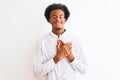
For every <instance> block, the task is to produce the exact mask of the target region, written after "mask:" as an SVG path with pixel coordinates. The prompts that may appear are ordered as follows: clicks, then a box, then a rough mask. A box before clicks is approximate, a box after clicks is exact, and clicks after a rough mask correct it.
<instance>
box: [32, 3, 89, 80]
mask: <svg viewBox="0 0 120 80" xmlns="http://www.w3.org/2000/svg"><path fill="white" fill-rule="evenodd" d="M69 15H70V12H69V10H68V8H67V7H66V6H65V5H63V4H51V5H49V6H48V7H47V8H46V10H45V17H46V19H47V21H48V22H49V23H50V24H51V25H52V31H51V32H50V33H48V34H46V35H44V36H42V37H41V38H40V40H38V42H37V47H36V55H35V59H34V61H33V68H34V73H35V75H36V76H37V77H39V79H40V80H80V79H79V77H77V73H80V74H84V73H86V71H87V62H86V58H85V55H84V53H83V52H82V49H81V47H80V46H81V45H80V43H79V41H78V40H77V39H76V38H75V37H73V36H72V35H71V34H69V33H68V31H67V30H66V29H65V28H64V24H65V22H66V21H67V19H68V17H69Z"/></svg>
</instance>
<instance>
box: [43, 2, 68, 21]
mask: <svg viewBox="0 0 120 80" xmlns="http://www.w3.org/2000/svg"><path fill="white" fill-rule="evenodd" d="M56 9H60V10H62V11H63V12H64V17H65V19H66V20H67V19H68V17H69V16H70V12H69V10H68V8H67V7H66V6H65V5H64V4H55V3H54V4H51V5H49V6H48V7H47V8H46V10H45V13H44V15H45V18H46V19H47V21H48V22H49V19H50V14H51V12H52V11H53V10H56Z"/></svg>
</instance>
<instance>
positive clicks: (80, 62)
mask: <svg viewBox="0 0 120 80" xmlns="http://www.w3.org/2000/svg"><path fill="white" fill-rule="evenodd" d="M76 42H77V43H76ZM76 42H75V50H74V52H73V53H74V57H75V58H74V60H73V61H72V62H70V64H71V66H72V68H73V69H74V70H75V71H78V72H79V73H81V74H85V73H86V72H87V68H88V62H87V59H86V55H85V53H83V50H82V48H81V46H80V43H79V41H76Z"/></svg>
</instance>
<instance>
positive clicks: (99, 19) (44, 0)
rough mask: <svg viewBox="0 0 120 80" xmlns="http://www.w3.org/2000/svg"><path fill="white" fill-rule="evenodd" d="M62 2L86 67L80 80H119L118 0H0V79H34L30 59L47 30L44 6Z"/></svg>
mask: <svg viewBox="0 0 120 80" xmlns="http://www.w3.org/2000/svg"><path fill="white" fill-rule="evenodd" d="M55 2H56V3H59V2H60V3H63V4H66V5H67V6H68V8H69V9H70V12H71V15H70V18H69V20H68V21H67V23H66V25H65V26H66V28H67V30H69V31H70V32H72V33H73V34H74V35H75V36H77V37H78V38H79V39H80V41H81V44H82V46H83V49H84V52H85V53H86V55H87V59H88V62H89V69H88V72H87V74H85V75H84V76H83V77H82V79H83V80H120V76H119V75H120V29H119V27H120V5H119V4H120V2H119V0H0V80H36V78H35V77H34V75H33V71H32V60H33V55H34V52H35V44H36V41H37V39H38V38H39V37H40V36H42V35H43V34H45V33H48V32H50V31H51V26H50V24H49V23H47V21H46V19H45V18H44V10H45V8H46V7H47V6H48V5H49V4H51V3H55Z"/></svg>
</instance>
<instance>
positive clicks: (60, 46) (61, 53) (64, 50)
mask: <svg viewBox="0 0 120 80" xmlns="http://www.w3.org/2000/svg"><path fill="white" fill-rule="evenodd" d="M56 48H57V54H56V56H55V57H54V62H55V63H57V62H59V61H60V60H61V59H63V58H65V57H66V56H67V55H69V54H70V53H71V49H72V44H71V42H67V43H66V44H65V43H64V42H63V41H62V40H58V41H57V46H56Z"/></svg>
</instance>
